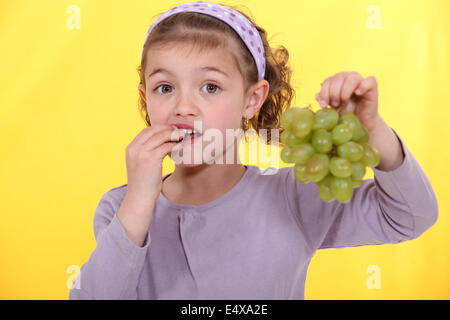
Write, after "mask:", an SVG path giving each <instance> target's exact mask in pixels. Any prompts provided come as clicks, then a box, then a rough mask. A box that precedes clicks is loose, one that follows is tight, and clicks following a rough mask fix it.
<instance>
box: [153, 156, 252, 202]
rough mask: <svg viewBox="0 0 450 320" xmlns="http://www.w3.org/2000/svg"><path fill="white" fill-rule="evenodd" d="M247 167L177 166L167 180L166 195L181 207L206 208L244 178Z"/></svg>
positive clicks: (236, 165) (165, 182)
mask: <svg viewBox="0 0 450 320" xmlns="http://www.w3.org/2000/svg"><path fill="white" fill-rule="evenodd" d="M245 170H246V167H245V166H244V165H243V164H213V165H208V164H202V165H199V166H195V167H176V168H175V170H174V171H173V172H172V173H171V174H170V175H169V176H168V177H167V178H166V179H165V180H164V181H163V186H162V191H161V192H162V193H163V194H164V196H165V197H166V198H167V199H168V200H170V201H172V202H174V203H177V204H182V205H197V206H198V205H202V204H205V203H208V202H211V201H213V200H215V199H217V198H219V197H221V196H222V195H224V194H225V193H227V192H228V191H230V190H231V189H232V188H233V187H234V186H235V185H236V184H237V183H238V182H239V181H240V180H241V178H242V177H243V175H244V173H245Z"/></svg>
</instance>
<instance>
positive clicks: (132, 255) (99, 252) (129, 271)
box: [69, 189, 151, 300]
mask: <svg viewBox="0 0 450 320" xmlns="http://www.w3.org/2000/svg"><path fill="white" fill-rule="evenodd" d="M113 190H114V189H112V190H110V191H109V192H107V193H106V194H104V195H103V196H102V198H101V199H100V203H99V204H98V206H97V209H96V211H95V213H94V235H95V239H96V242H97V245H96V248H95V250H94V251H93V252H92V253H91V255H90V257H89V260H88V261H87V262H86V263H85V264H84V265H83V266H82V267H81V269H80V273H79V274H78V276H77V279H76V280H75V282H74V284H73V286H72V288H71V290H70V294H69V299H70V300H78V299H82V300H84V299H137V285H138V281H139V277H140V273H141V271H142V268H143V265H144V261H145V257H146V254H147V251H148V248H149V245H150V242H151V238H150V233H147V236H146V238H145V242H144V245H143V247H139V246H136V245H135V244H134V243H133V242H132V241H131V240H130V239H129V238H128V237H127V235H126V233H125V229H124V228H123V226H122V224H121V223H120V221H119V219H118V218H117V216H116V212H117V211H118V209H119V207H120V203H121V201H122V199H120V197H118V196H117V195H116V194H114V193H113V192H112V191H113Z"/></svg>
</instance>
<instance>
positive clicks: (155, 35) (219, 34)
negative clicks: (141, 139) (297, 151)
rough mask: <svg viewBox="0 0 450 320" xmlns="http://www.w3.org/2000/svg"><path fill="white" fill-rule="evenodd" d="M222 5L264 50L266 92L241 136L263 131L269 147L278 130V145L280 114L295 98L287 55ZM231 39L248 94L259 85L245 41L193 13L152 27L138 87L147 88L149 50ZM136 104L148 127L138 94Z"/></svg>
mask: <svg viewBox="0 0 450 320" xmlns="http://www.w3.org/2000/svg"><path fill="white" fill-rule="evenodd" d="M218 4H221V3H218ZM221 5H223V6H226V7H229V8H231V9H233V10H236V11H238V12H240V13H241V14H242V15H244V16H245V17H246V18H247V19H248V20H249V21H250V22H252V23H253V25H254V26H255V28H256V30H258V32H259V35H260V36H261V39H262V42H263V45H264V50H265V56H266V70H265V77H264V79H265V80H266V81H267V82H269V86H270V88H269V93H268V95H267V98H266V100H265V101H264V103H263V105H262V106H261V108H260V109H259V111H258V112H257V113H256V114H255V116H254V117H253V118H252V119H250V120H249V121H248V124H249V125H248V127H246V126H242V129H243V132H244V135H245V133H246V132H247V131H248V130H249V129H251V128H252V129H254V130H255V131H256V133H257V134H258V135H259V134H260V129H266V130H262V132H266V136H265V137H264V139H263V141H264V142H265V143H267V144H270V142H271V129H278V130H280V131H279V135H278V141H277V142H278V143H281V141H280V138H281V133H282V132H283V130H284V129H283V128H282V127H281V126H280V118H281V114H282V113H283V112H284V111H285V110H286V109H288V108H289V107H290V104H291V101H292V99H293V97H294V95H295V90H294V88H293V87H292V86H291V84H290V80H291V75H292V69H291V68H290V67H289V65H288V60H289V52H288V50H287V49H286V48H285V47H284V46H282V45H280V46H278V47H277V48H276V49H272V48H271V47H270V45H269V42H268V40H267V33H266V30H264V29H263V28H262V27H260V26H258V25H256V23H255V22H254V19H252V18H251V17H250V16H248V15H247V14H245V13H244V12H242V11H241V10H239V9H238V8H237V6H231V5H225V4H221ZM230 38H231V39H233V41H236V42H237V43H239V45H238V46H236V47H237V48H239V49H238V50H239V52H235V53H234V54H233V58H234V61H235V62H236V65H237V67H238V70H239V72H240V73H241V75H242V76H243V78H244V84H245V91H244V92H247V90H248V89H249V88H250V86H251V85H253V84H254V83H256V82H258V71H257V67H256V63H255V60H254V58H253V56H252V54H251V53H250V51H249V50H248V48H247V46H246V45H245V43H244V41H243V40H242V39H241V38H240V36H239V35H238V34H237V33H236V32H235V31H234V30H233V28H231V27H230V26H229V25H228V24H226V23H224V22H223V21H221V20H219V19H216V18H214V17H212V16H209V15H205V14H201V13H196V12H180V13H177V14H174V15H172V16H170V17H168V18H166V19H164V20H163V21H161V22H160V23H159V24H158V25H156V26H155V28H154V29H153V30H152V32H151V34H150V36H149V37H148V39H147V41H146V43H145V44H144V49H143V50H144V54H143V56H142V60H141V64H140V65H139V66H138V67H137V71H138V73H139V77H140V82H139V84H142V85H143V86H144V88H145V87H146V85H145V75H144V73H145V67H146V56H147V52H148V48H150V47H159V48H160V47H163V46H165V45H167V44H169V43H190V44H192V45H193V48H199V49H214V48H217V47H220V46H224V47H230V45H229V41H230ZM138 105H139V112H140V114H141V116H142V117H143V119H144V120H145V122H146V125H147V126H150V125H151V122H150V118H149V115H148V112H147V104H146V102H145V101H144V99H142V97H141V95H139V101H138ZM245 138H246V139H247V135H245Z"/></svg>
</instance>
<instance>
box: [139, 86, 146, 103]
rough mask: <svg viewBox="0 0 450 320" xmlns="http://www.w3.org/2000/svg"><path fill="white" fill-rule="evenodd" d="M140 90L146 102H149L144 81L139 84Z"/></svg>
mask: <svg viewBox="0 0 450 320" xmlns="http://www.w3.org/2000/svg"><path fill="white" fill-rule="evenodd" d="M138 90H139V93H140V95H141V97H142V99H144V101H145V103H147V98H146V97H145V87H144V85H143V84H142V83H140V84H139V86H138Z"/></svg>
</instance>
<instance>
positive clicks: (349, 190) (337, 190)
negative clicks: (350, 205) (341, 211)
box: [330, 177, 353, 203]
mask: <svg viewBox="0 0 450 320" xmlns="http://www.w3.org/2000/svg"><path fill="white" fill-rule="evenodd" d="M330 189H331V192H332V193H333V196H334V197H335V198H336V200H338V201H339V202H343V203H345V202H348V201H350V199H351V198H352V195H353V182H352V179H351V178H350V177H347V178H338V177H331V181H330Z"/></svg>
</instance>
